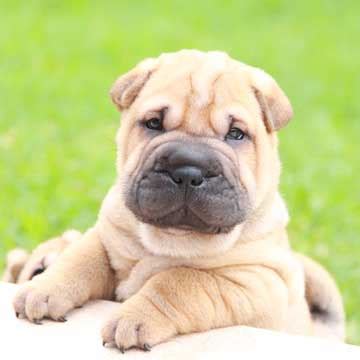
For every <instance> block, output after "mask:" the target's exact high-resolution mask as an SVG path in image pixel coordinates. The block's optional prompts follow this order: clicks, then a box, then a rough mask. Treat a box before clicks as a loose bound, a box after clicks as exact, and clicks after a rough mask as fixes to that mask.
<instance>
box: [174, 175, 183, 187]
mask: <svg viewBox="0 0 360 360" xmlns="http://www.w3.org/2000/svg"><path fill="white" fill-rule="evenodd" d="M172 179H173V180H174V181H175V182H176V183H177V184H179V185H180V184H182V182H183V181H182V179H181V178H180V177H178V176H173V177H172Z"/></svg>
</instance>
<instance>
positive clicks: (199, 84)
mask: <svg viewBox="0 0 360 360" xmlns="http://www.w3.org/2000/svg"><path fill="white" fill-rule="evenodd" d="M111 98H112V101H113V102H114V104H115V105H116V106H117V108H118V109H119V110H120V111H121V112H122V119H121V127H120V129H119V131H118V133H117V137H116V143H117V161H116V168H117V174H118V175H117V179H116V181H115V182H114V185H113V186H112V188H111V189H110V190H109V192H108V194H107V195H106V197H105V199H104V201H103V203H102V206H101V209H100V212H99V216H98V220H97V222H96V223H95V224H94V226H93V227H92V228H91V229H89V230H88V231H87V232H86V233H85V234H84V235H83V236H82V238H81V239H78V240H77V241H75V242H73V243H72V244H71V245H69V246H68V247H67V248H66V249H65V251H64V252H63V253H62V254H61V255H60V256H59V258H58V260H57V261H56V262H55V263H54V264H53V265H52V266H51V267H50V268H49V269H48V270H47V271H46V272H44V273H43V274H40V275H38V276H36V277H34V278H33V279H32V281H30V282H28V283H26V284H24V285H23V287H22V288H21V289H20V290H19V292H18V294H17V295H16V297H15V299H14V302H13V304H14V309H15V311H16V313H17V314H18V316H21V317H26V318H27V319H28V320H30V321H32V322H35V323H39V322H40V321H41V320H42V319H43V318H51V319H53V320H55V321H63V320H64V317H65V315H66V314H67V313H68V312H69V311H70V310H71V309H73V308H75V307H78V306H82V305H83V304H85V303H86V302H87V301H89V300H90V299H116V300H118V301H119V302H121V304H119V308H118V311H117V312H116V313H115V314H114V315H113V316H112V318H111V319H108V320H107V321H105V324H104V327H103V330H102V334H101V336H102V339H103V342H104V343H105V344H111V345H114V346H116V347H118V348H119V349H120V350H121V351H125V350H127V349H130V348H134V347H136V348H140V349H143V350H149V349H150V348H151V347H152V346H154V345H156V344H159V343H161V342H164V341H166V340H169V339H171V338H172V337H174V336H176V335H179V334H188V333H192V332H198V331H206V330H210V329H214V328H221V327H227V326H232V325H249V326H254V327H261V328H267V329H273V330H279V331H286V332H289V333H297V334H306V335H319V336H331V337H333V338H336V339H340V340H342V339H343V337H344V330H343V327H344V314H343V307H342V302H341V297H340V295H339V294H338V290H337V288H336V286H335V285H334V283H333V281H332V279H331V278H330V276H329V275H328V274H327V273H326V271H325V270H324V269H322V268H321V267H320V266H319V265H318V264H315V263H313V262H312V261H311V260H308V259H307V258H305V257H303V256H300V255H297V254H295V253H294V252H293V251H292V250H291V248H290V245H289V242H288V239H287V233H286V226H287V223H288V212H287V209H286V206H285V204H284V202H283V200H282V198H281V196H280V195H279V192H278V184H279V177H280V160H279V155H278V141H277V131H278V130H280V129H281V128H282V127H284V126H285V125H286V124H287V123H288V121H289V120H290V118H291V117H292V108H291V105H290V102H289V100H288V99H287V97H286V95H285V94H284V92H283V91H282V90H281V88H280V87H279V85H278V84H277V83H276V82H275V80H274V79H273V78H272V77H270V76H269V75H268V74H266V73H265V72H263V71H262V70H259V69H257V68H254V67H251V66H248V65H246V64H243V63H240V62H238V61H235V60H233V59H231V58H230V57H228V56H227V55H226V54H224V53H220V52H208V53H204V52H200V51H196V50H182V51H179V52H177V53H172V54H163V55H161V56H160V57H158V58H156V59H147V60H144V61H143V62H141V63H140V64H138V65H137V66H136V67H135V68H134V69H133V70H131V71H130V72H128V73H127V74H125V75H123V76H121V77H120V78H119V79H118V80H117V81H116V82H115V84H114V86H113V88H112V90H111ZM234 129H235V130H234ZM239 130H240V131H239ZM313 265H314V266H313ZM319 284H321V292H317V291H314V289H316V288H318V285H319ZM330 298H331V299H334V301H333V302H332V303H331V304H330V303H329V299H330ZM315 310H316V311H315ZM315 313H316V314H315ZM315 315H316V316H315ZM105 320H106V319H105ZM319 324H321V326H319Z"/></svg>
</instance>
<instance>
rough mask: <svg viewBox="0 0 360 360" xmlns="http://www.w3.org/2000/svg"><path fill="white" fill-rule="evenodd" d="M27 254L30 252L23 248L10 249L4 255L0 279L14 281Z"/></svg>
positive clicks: (27, 257)
mask: <svg viewBox="0 0 360 360" xmlns="http://www.w3.org/2000/svg"><path fill="white" fill-rule="evenodd" d="M29 256H30V254H29V253H28V252H27V251H26V250H24V249H14V250H11V251H10V252H9V253H8V254H7V257H6V266H5V272H4V275H3V278H2V281H5V282H10V283H16V282H17V280H18V277H19V275H20V273H21V270H22V269H23V267H24V265H25V264H26V262H27V260H28V259H29Z"/></svg>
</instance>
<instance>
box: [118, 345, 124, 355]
mask: <svg viewBox="0 0 360 360" xmlns="http://www.w3.org/2000/svg"><path fill="white" fill-rule="evenodd" d="M119 350H120V352H121V353H122V354H125V348H124V347H123V346H120V347H119Z"/></svg>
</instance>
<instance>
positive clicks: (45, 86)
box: [0, 0, 360, 344]
mask: <svg viewBox="0 0 360 360" xmlns="http://www.w3.org/2000/svg"><path fill="white" fill-rule="evenodd" d="M359 19H360V2H359V1H358V0H353V1H351V0H343V1H341V2H340V1H338V2H336V1H331V0H329V1H310V0H303V1H296V2H295V1H277V0H267V1H227V0H218V1H206V0H198V1H186V0H182V1H104V0H103V1H76V0H72V1H69V0H68V1H64V0H63V1H51V0H49V1H31V0H30V1H26V2H24V1H15V0H14V1H10V0H9V1H4V0H0V236H1V238H0V269H1V268H2V267H3V264H4V256H5V253H6V251H8V250H9V249H11V248H13V247H14V246H24V247H26V248H32V247H34V246H35V245H36V244H37V243H38V242H40V241H42V240H44V239H46V238H48V237H50V236H52V235H54V234H58V233H60V232H62V231H63V230H64V229H67V228H70V227H74V228H77V229H80V230H84V229H86V228H87V227H88V226H90V225H91V224H93V222H94V220H95V218H96V214H97V210H98V208H99V204H100V202H101V200H102V198H103V197H104V194H105V193H106V190H107V189H108V187H109V186H110V184H111V183H112V181H113V179H114V175H115V171H114V159H115V146H114V136H115V131H116V128H117V127H118V125H119V120H118V119H119V116H118V113H117V112H116V110H115V108H114V107H113V106H112V105H111V103H110V101H109V97H108V90H109V88H110V86H111V84H112V82H113V81H114V80H115V78H116V77H117V76H118V75H119V74H121V73H122V72H124V71H126V70H127V69H129V68H131V67H132V66H133V65H134V64H135V63H136V62H137V61H139V60H141V59H142V58H144V57H148V56H156V55H158V54H159V53H161V52H164V51H174V50H178V49H181V48H199V49H202V50H213V49H218V50H224V51H227V52H229V53H230V54H231V55H232V56H233V57H235V58H238V59H241V60H242V61H244V62H248V63H250V64H252V65H256V66H259V67H262V68H264V69H265V70H266V71H268V72H270V73H271V74H272V75H273V76H274V77H275V78H276V79H277V80H278V81H279V83H280V84H281V85H282V87H283V88H284V89H285V91H286V92H287V94H288V95H289V97H290V99H291V100H292V103H293V105H294V109H295V114H296V116H295V119H294V121H293V122H292V123H291V124H290V125H289V127H288V128H286V129H285V130H284V131H282V132H281V135H280V138H281V155H282V159H283V177H282V186H281V188H282V193H283V194H284V196H285V198H286V200H287V203H288V206H289V208H290V211H291V215H292V221H291V224H290V237H291V241H292V244H293V246H294V248H296V249H299V250H301V251H303V252H305V253H307V254H310V255H312V256H313V257H314V258H316V259H318V260H319V261H320V262H321V263H323V264H324V265H325V266H326V267H327V268H328V269H329V270H330V271H331V272H332V273H333V274H334V275H335V277H336V279H337V282H338V284H339V286H340V288H341V291H342V293H343V295H344V299H345V304H346V311H347V320H348V322H347V330H348V341H350V342H353V343H357V344H360V312H359V311H358V309H359V308H360V186H359V175H360V161H359V155H360V142H359V136H360V69H359V63H360V46H359V37H360V20H359Z"/></svg>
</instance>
